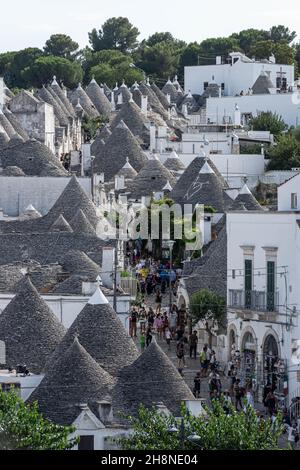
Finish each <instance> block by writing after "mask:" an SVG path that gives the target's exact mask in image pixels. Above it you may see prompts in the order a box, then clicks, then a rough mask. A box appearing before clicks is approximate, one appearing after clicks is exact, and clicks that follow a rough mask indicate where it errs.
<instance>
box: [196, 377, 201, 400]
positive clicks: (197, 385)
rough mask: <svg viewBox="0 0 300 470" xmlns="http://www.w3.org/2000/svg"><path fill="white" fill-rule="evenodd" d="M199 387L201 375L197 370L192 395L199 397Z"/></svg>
mask: <svg viewBox="0 0 300 470" xmlns="http://www.w3.org/2000/svg"><path fill="white" fill-rule="evenodd" d="M200 388H201V375H200V372H197V373H196V375H195V377H194V395H195V398H200Z"/></svg>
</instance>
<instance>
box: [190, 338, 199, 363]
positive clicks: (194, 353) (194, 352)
mask: <svg viewBox="0 0 300 470" xmlns="http://www.w3.org/2000/svg"><path fill="white" fill-rule="evenodd" d="M189 343H190V358H191V359H192V356H193V357H194V359H196V357H197V345H198V336H197V331H193V333H192V334H191V335H190V338H189Z"/></svg>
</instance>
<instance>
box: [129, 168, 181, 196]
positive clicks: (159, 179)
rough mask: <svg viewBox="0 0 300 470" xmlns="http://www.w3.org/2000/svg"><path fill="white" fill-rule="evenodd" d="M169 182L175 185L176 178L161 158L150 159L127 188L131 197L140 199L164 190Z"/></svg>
mask: <svg viewBox="0 0 300 470" xmlns="http://www.w3.org/2000/svg"><path fill="white" fill-rule="evenodd" d="M167 182H169V183H170V184H171V186H172V187H174V186H175V184H176V178H175V177H174V176H173V175H172V173H170V171H169V170H168V169H167V168H166V167H165V166H164V165H163V164H162V163H161V162H160V161H159V160H157V159H154V160H148V162H147V163H146V164H145V165H144V167H143V168H142V169H141V170H140V172H139V173H138V175H137V176H136V177H135V178H134V179H133V180H132V182H131V183H130V185H129V186H128V188H127V189H128V191H130V198H132V199H139V198H141V197H142V196H151V195H152V194H153V192H160V191H162V189H163V188H164V186H165V185H166V184H167Z"/></svg>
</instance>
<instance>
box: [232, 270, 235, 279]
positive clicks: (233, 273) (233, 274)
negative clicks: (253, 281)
mask: <svg viewBox="0 0 300 470" xmlns="http://www.w3.org/2000/svg"><path fill="white" fill-rule="evenodd" d="M232 279H235V269H233V270H232Z"/></svg>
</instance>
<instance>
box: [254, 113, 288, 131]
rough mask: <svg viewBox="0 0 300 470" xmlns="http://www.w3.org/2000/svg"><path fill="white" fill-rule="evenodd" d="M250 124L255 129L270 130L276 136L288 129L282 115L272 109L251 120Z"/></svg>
mask: <svg viewBox="0 0 300 470" xmlns="http://www.w3.org/2000/svg"><path fill="white" fill-rule="evenodd" d="M249 126H250V127H251V128H252V129H253V130H254V131H269V132H271V134H273V135H274V136H279V135H280V134H281V133H282V132H284V131H285V130H286V129H287V127H288V126H287V124H286V123H285V122H284V120H283V119H282V117H281V116H279V115H278V114H276V113H272V112H271V111H265V112H261V113H260V114H259V115H258V116H257V117H254V118H252V119H251V120H250V122H249Z"/></svg>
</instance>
